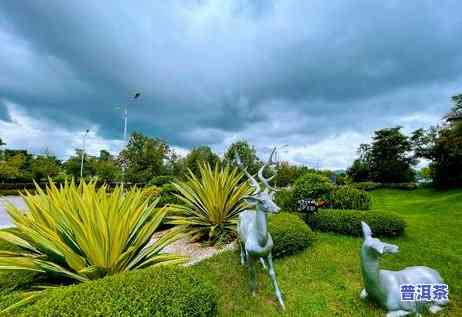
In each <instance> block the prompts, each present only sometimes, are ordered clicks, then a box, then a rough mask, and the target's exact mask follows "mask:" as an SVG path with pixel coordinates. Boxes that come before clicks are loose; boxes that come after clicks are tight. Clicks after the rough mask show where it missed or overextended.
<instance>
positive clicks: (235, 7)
mask: <svg viewBox="0 0 462 317" xmlns="http://www.w3.org/2000/svg"><path fill="white" fill-rule="evenodd" d="M461 12H462V4H461V2H460V1H457V0H454V1H451V0H442V1H425V0H415V1H412V0H407V1H393V0H388V1H369V0H363V1H335V0H333V1H325V0H319V1H318V0H306V1H301V0H298V1H295V0H275V1H269V0H265V1H264V0H234V1H231V0H229V1H226V0H196V1H193V0H183V1H175V0H172V1H160V0H149V1H129V0H126V1H93V0H79V1H74V0H67V1H61V0H21V1H1V2H0V137H1V138H2V139H3V140H4V141H6V143H7V144H8V146H9V147H12V148H27V149H28V150H30V151H32V152H34V153H41V152H43V151H44V150H45V149H49V150H51V151H52V152H54V153H55V154H56V155H58V156H59V157H61V158H65V157H66V156H68V155H69V154H70V153H72V152H73V149H74V148H75V147H81V146H82V144H81V143H82V136H81V135H82V131H84V130H85V129H87V128H89V129H91V133H90V137H89V140H88V144H89V150H90V152H92V153H96V152H97V151H98V150H99V149H102V148H105V149H108V150H110V151H113V152H116V151H117V150H119V149H120V147H121V146H122V145H123V142H122V140H121V139H122V121H121V114H120V111H118V110H117V109H116V107H117V106H118V105H121V104H124V103H126V102H127V101H128V96H129V95H130V93H132V92H133V91H136V90H139V91H141V92H142V97H141V98H140V99H137V100H136V101H135V102H133V103H132V104H131V105H130V112H129V131H134V130H137V131H141V132H143V133H145V134H148V135H150V136H156V137H160V138H163V139H165V140H167V141H168V142H170V143H171V144H173V145H174V146H175V147H176V149H177V150H178V151H179V152H181V153H184V152H185V151H187V150H188V149H190V148H192V147H194V146H197V145H202V144H207V145H210V146H211V147H212V148H213V149H214V150H216V151H217V152H219V153H223V151H224V149H225V148H226V147H227V146H228V145H229V144H230V143H232V142H233V141H235V140H239V139H242V138H244V139H247V140H249V141H250V142H251V143H253V144H255V146H256V147H257V150H258V152H259V154H261V155H262V156H264V155H265V153H266V152H267V151H268V149H269V148H270V147H271V146H273V145H283V144H287V145H288V147H286V151H285V153H282V154H281V158H282V159H286V160H289V161H292V162H296V163H301V164H309V165H318V166H319V167H325V168H345V167H347V166H348V165H349V164H350V163H351V161H352V160H353V158H354V157H355V151H356V148H357V146H358V145H359V144H360V143H362V142H367V141H368V140H369V138H370V136H371V134H372V133H373V131H374V130H375V129H377V128H382V127H391V126H396V125H402V126H403V127H404V129H405V131H412V130H413V129H415V128H418V127H428V126H430V125H432V124H435V123H436V122H437V121H438V120H439V119H440V118H441V117H442V115H443V114H444V113H445V112H446V111H447V110H448V109H449V107H450V106H451V104H450V99H449V98H450V96H452V95H454V94H456V93H460V92H462V81H461V80H462V40H461V38H462V14H461Z"/></svg>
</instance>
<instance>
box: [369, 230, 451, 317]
mask: <svg viewBox="0 0 462 317" xmlns="http://www.w3.org/2000/svg"><path fill="white" fill-rule="evenodd" d="M361 225H362V229H363V235H364V243H363V246H362V248H361V269H362V274H363V280H364V287H365V288H364V289H363V290H362V291H361V294H360V297H361V298H363V299H365V298H367V297H369V298H372V299H374V300H375V301H376V302H378V303H379V304H380V305H381V306H382V307H384V308H385V309H387V310H388V313H387V317H399V316H407V315H411V314H416V315H417V316H421V315H420V314H419V312H420V311H421V310H422V309H423V308H424V307H428V310H429V311H430V312H431V313H433V314H434V313H437V312H438V311H440V310H441V309H442V307H441V305H446V304H447V302H448V301H447V299H443V300H436V301H429V302H421V301H415V300H414V301H402V300H401V285H410V284H412V285H422V284H426V285H429V284H442V283H444V282H443V279H442V278H441V276H440V274H439V273H438V272H437V271H435V270H433V269H431V268H429V267H425V266H412V267H407V268H405V269H404V270H401V271H388V270H380V269H379V258H380V256H382V255H383V254H388V253H391V254H393V253H397V252H398V251H399V247H398V246H397V245H394V244H388V243H384V242H382V241H380V240H379V239H376V238H373V237H372V231H371V228H369V226H368V225H367V224H366V223H365V222H361Z"/></svg>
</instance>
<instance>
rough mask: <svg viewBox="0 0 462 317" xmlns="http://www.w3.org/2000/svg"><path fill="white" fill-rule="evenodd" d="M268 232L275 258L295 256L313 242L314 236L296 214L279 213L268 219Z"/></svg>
mask: <svg viewBox="0 0 462 317" xmlns="http://www.w3.org/2000/svg"><path fill="white" fill-rule="evenodd" d="M268 231H269V232H270V233H271V237H272V238H273V243H274V246H273V256H274V257H275V258H278V257H283V256H286V255H291V254H295V253H297V252H300V251H302V250H304V249H306V248H308V247H309V246H311V245H312V244H313V242H314V240H315V234H314V233H313V231H311V229H310V228H309V227H308V226H307V225H306V223H304V222H303V220H302V219H300V217H299V216H298V215H296V214H291V213H288V212H281V213H279V214H276V215H272V216H270V217H269V221H268Z"/></svg>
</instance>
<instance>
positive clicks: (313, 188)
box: [292, 173, 334, 208]
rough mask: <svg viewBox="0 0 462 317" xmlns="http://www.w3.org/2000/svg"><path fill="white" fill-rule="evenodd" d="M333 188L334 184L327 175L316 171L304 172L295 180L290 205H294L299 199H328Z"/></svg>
mask: <svg viewBox="0 0 462 317" xmlns="http://www.w3.org/2000/svg"><path fill="white" fill-rule="evenodd" d="M333 189H334V184H333V183H332V182H331V181H330V180H329V178H328V177H326V176H323V175H320V174H316V173H305V174H303V175H302V176H300V177H299V178H297V180H296V181H295V185H294V191H293V197H292V204H293V206H292V207H293V208H294V207H296V204H297V201H298V200H300V199H307V198H312V199H316V200H317V199H322V200H326V201H328V200H329V199H330V193H331V192H332V190H333Z"/></svg>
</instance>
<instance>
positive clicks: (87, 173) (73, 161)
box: [63, 149, 96, 179]
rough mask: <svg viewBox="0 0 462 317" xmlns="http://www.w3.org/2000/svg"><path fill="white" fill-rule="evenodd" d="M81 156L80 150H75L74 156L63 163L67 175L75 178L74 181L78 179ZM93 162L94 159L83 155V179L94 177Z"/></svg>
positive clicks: (81, 151)
mask: <svg viewBox="0 0 462 317" xmlns="http://www.w3.org/2000/svg"><path fill="white" fill-rule="evenodd" d="M82 154H83V150H82V149H75V154H74V155H72V156H70V157H69V159H68V160H67V161H66V162H64V164H63V166H64V170H65V172H66V174H67V175H69V176H72V177H75V178H76V179H77V178H80V165H81V162H82ZM95 160H96V158H95V157H93V156H91V155H89V154H88V153H86V154H85V156H84V161H83V173H82V174H83V177H91V176H95V175H96V171H95V165H96V164H95Z"/></svg>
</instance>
